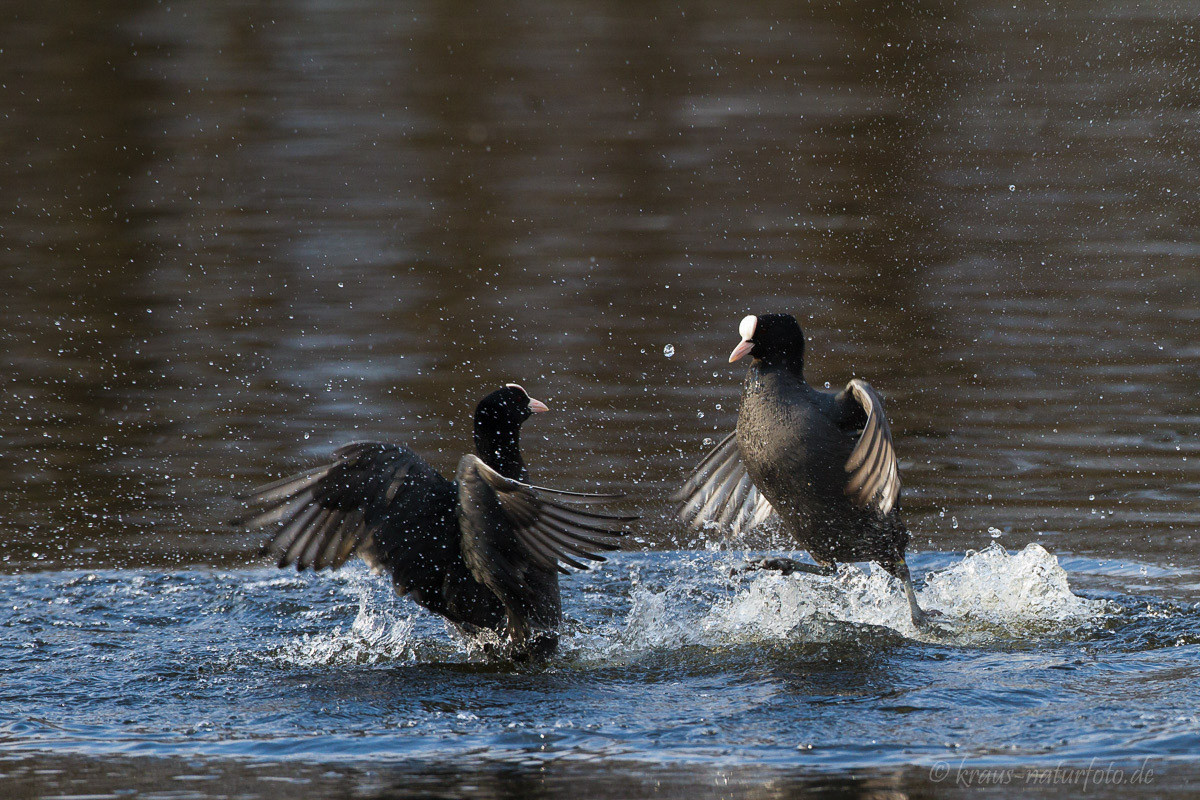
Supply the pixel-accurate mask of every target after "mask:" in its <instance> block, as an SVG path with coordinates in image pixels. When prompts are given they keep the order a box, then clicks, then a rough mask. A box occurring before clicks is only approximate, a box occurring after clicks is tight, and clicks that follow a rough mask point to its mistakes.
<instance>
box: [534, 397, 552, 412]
mask: <svg viewBox="0 0 1200 800" xmlns="http://www.w3.org/2000/svg"><path fill="white" fill-rule="evenodd" d="M529 410H530V411H532V412H533V413H535V414H540V413H542V412H543V411H549V410H550V407H549V406H548V405H546V404H545V403H543V402H542V401H541V400H534V399H533V398H532V397H531V398H529Z"/></svg>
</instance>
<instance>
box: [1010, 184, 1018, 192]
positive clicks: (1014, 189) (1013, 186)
mask: <svg viewBox="0 0 1200 800" xmlns="http://www.w3.org/2000/svg"><path fill="white" fill-rule="evenodd" d="M1008 190H1009V191H1010V192H1015V191H1016V190H1017V187H1016V184H1012V183H1010V184H1009V185H1008Z"/></svg>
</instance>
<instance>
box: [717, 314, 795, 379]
mask: <svg viewBox="0 0 1200 800" xmlns="http://www.w3.org/2000/svg"><path fill="white" fill-rule="evenodd" d="M738 333H739V334H740V335H741V337H742V341H741V342H740V343H739V344H738V346H737V347H735V348H733V352H732V353H730V354H729V363H731V364H732V363H733V362H734V361H737V360H738V359H739V358H741V357H742V356H744V355H746V354H747V353H748V354H750V356H752V357H753V358H754V359H755V360H756V361H761V362H763V363H764V364H765V365H766V366H769V367H775V366H783V367H788V368H790V369H792V370H795V371H796V372H803V370H804V331H802V330H800V323H799V322H796V318H795V317H793V316H792V315H791V314H762V315H760V316H754V315H753V314H751V315H750V316H748V317H745V318H744V319H742V323H741V324H740V325H738Z"/></svg>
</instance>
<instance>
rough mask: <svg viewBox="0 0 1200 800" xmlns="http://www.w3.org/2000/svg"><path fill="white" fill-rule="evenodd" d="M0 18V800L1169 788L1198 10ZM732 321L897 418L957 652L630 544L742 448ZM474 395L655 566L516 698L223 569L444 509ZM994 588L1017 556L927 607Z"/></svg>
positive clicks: (935, 588)
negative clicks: (380, 486) (269, 542)
mask: <svg viewBox="0 0 1200 800" xmlns="http://www.w3.org/2000/svg"><path fill="white" fill-rule="evenodd" d="M3 16H4V19H5V22H4V24H3V25H0V97H2V98H3V102H4V105H3V108H2V109H0V110H2V112H3V113H0V164H2V165H3V168H4V172H3V174H4V181H3V187H4V189H3V192H2V194H0V264H2V265H3V269H4V274H5V275H6V276H7V277H8V278H9V280H8V281H7V282H6V292H5V294H4V296H3V299H0V322H2V324H0V337H2V340H3V343H4V350H5V353H6V355H7V359H6V361H5V366H6V369H4V370H3V372H0V412H2V413H0V443H2V444H3V447H4V453H5V455H6V458H4V459H0V500H3V502H0V530H3V531H4V542H5V546H4V548H3V552H2V553H0V567H2V569H3V572H4V575H3V576H2V577H0V620H2V623H0V624H2V625H3V627H4V635H3V637H0V675H2V676H3V677H2V678H0V692H2V693H3V702H2V704H0V741H3V742H4V744H3V750H2V751H0V773H3V775H4V778H3V785H4V788H5V790H6V793H7V794H12V795H14V796H35V795H39V794H89V793H100V794H103V793H109V792H115V791H118V790H121V789H124V788H136V789H140V790H143V791H147V792H162V793H163V794H170V795H171V796H183V795H187V796H210V795H231V794H244V795H248V796H249V795H272V796H274V795H280V796H282V795H285V794H287V795H289V796H290V795H291V794H294V793H295V792H296V791H304V792H306V793H308V794H311V795H341V794H380V793H397V794H406V793H407V794H418V795H420V794H423V795H425V796H431V797H432V796H456V795H470V796H485V797H493V796H495V797H499V796H530V795H544V796H563V795H567V794H572V795H578V794H580V793H581V792H582V791H583V790H582V789H581V787H587V788H588V789H589V790H590V793H591V794H592V795H594V796H611V797H622V796H643V795H650V794H655V793H657V794H658V795H660V796H689V797H691V796H696V795H704V796H743V795H753V796H787V795H789V794H793V793H798V792H802V791H816V792H825V793H828V794H838V795H842V794H847V795H859V794H866V795H884V796H891V795H893V794H897V795H898V794H918V795H919V794H923V793H929V792H934V793H940V794H956V793H959V794H970V793H973V792H976V791H978V789H977V788H976V787H967V786H963V785H961V783H959V784H956V783H955V778H956V777H959V776H960V775H961V774H962V773H961V771H955V772H952V773H950V777H947V778H945V779H943V780H941V781H935V780H933V778H934V777H936V776H934V775H932V773H931V770H932V769H934V768H935V767H936V766H937V765H938V764H939V763H943V762H945V763H946V764H951V765H954V769H955V770H958V769H959V766H964V765H965V766H964V768H966V769H970V768H974V767H975V766H997V767H999V768H1002V769H1021V770H1029V769H1037V768H1041V767H1051V768H1053V767H1055V766H1057V765H1060V764H1069V765H1080V764H1084V765H1086V764H1088V763H1089V762H1090V760H1091V759H1093V758H1096V759H1099V761H1100V762H1102V764H1103V765H1108V764H1110V763H1111V764H1119V765H1121V766H1122V767H1123V768H1128V769H1130V770H1132V769H1133V768H1136V767H1137V766H1138V765H1141V764H1143V761H1144V759H1145V758H1147V757H1149V758H1150V759H1151V761H1150V762H1149V763H1150V765H1151V767H1152V768H1153V769H1154V770H1155V777H1154V782H1153V785H1152V786H1151V787H1150V788H1149V789H1147V786H1146V785H1144V784H1143V785H1140V788H1141V789H1142V790H1145V791H1148V792H1150V793H1152V794H1158V795H1170V794H1179V795H1180V796H1184V795H1186V794H1188V793H1189V792H1190V791H1191V789H1190V788H1189V787H1191V786H1192V785H1193V784H1194V783H1195V781H1196V780H1198V779H1200V765H1198V764H1197V760H1196V756H1195V753H1196V752H1197V745H1200V742H1197V719H1196V712H1195V710H1194V709H1195V708H1196V707H1197V702H1198V700H1200V696H1198V695H1200V692H1198V691H1197V688H1198V687H1197V680H1198V675H1197V669H1198V668H1197V667H1196V666H1195V664H1196V649H1197V645H1198V644H1200V618H1198V616H1197V615H1198V613H1200V612H1198V611H1197V606H1196V602H1197V600H1198V599H1200V598H1198V597H1197V589H1198V588H1200V556H1198V555H1197V548H1196V540H1195V538H1194V537H1195V536H1196V535H1197V533H1198V528H1200V525H1198V522H1200V504H1198V502H1197V496H1198V493H1200V442H1198V440H1197V434H1196V431H1197V424H1198V423H1200V402H1198V399H1197V398H1198V390H1200V380H1198V378H1197V374H1198V369H1197V366H1198V361H1200V359H1198V357H1200V344H1197V342H1198V341H1200V336H1197V333H1198V331H1200V325H1198V322H1200V305H1198V294H1200V264H1198V262H1200V249H1198V248H1197V246H1196V241H1198V240H1200V205H1198V203H1200V193H1198V190H1197V188H1196V181H1195V175H1196V174H1197V172H1198V170H1200V163H1198V160H1200V155H1198V154H1200V134H1198V131H1200V128H1198V127H1197V120H1198V119H1200V82H1198V81H1197V75H1198V74H1200V62H1198V61H1197V60H1196V58H1195V56H1194V52H1195V44H1196V37H1197V29H1196V25H1195V9H1194V7H1192V6H1191V5H1190V4H1186V3H1178V4H1176V3H1170V2H1156V3H1149V4H1139V5H1137V6H1136V7H1131V6H1128V5H1127V4H1122V3H1095V2H1076V3H1045V4H1039V5H1036V6H1028V7H1026V6H1019V5H1018V6H1017V7H1014V4H1011V3H995V4H989V3H983V2H970V3H955V4H952V3H939V2H911V3H881V2H874V3H873V2H860V3H843V4H836V3H828V4H827V3H817V4H791V3H789V4H771V3H757V2H754V3H741V4H734V5H730V4H725V3H696V4H685V5H683V6H680V5H677V4H656V3H650V4H631V3H624V2H607V3H605V2H587V3H584V2H578V3H574V2H560V3H536V2H519V3H516V4H503V5H496V6H494V7H493V6H482V7H476V6H474V5H471V4H464V3H457V2H442V3H418V4H399V5H397V4H378V5H371V4H367V3H336V4H335V3H324V4H322V3H310V4H305V5H296V4H288V3H274V2H264V3H254V4H248V5H247V4H234V3H222V2H216V3H205V4H187V3H184V4H178V3H172V4H162V3H150V2H145V3H143V2H121V3H107V4H94V3H74V2H65V3H56V4H49V3H26V2H20V1H19V0H18V2H12V3H9V4H7V5H6V6H5V8H4V12H3ZM771 309H786V310H790V311H792V312H794V313H796V314H797V316H799V317H800V318H801V320H802V321H803V323H804V325H805V328H806V330H807V332H808V334H809V340H810V350H809V352H810V368H809V376H810V379H811V380H813V381H814V382H816V383H818V384H820V383H823V382H824V381H826V380H828V381H829V382H830V383H831V384H832V385H839V384H842V383H844V382H845V381H846V380H848V379H849V378H850V377H852V376H862V377H865V378H867V379H868V380H869V381H871V383H872V384H873V385H874V386H875V387H876V388H878V389H879V390H880V391H881V392H882V393H883V394H884V395H885V397H886V399H887V401H888V404H889V415H890V417H891V420H892V425H893V430H894V432H895V434H896V436H897V446H898V449H899V453H900V456H901V468H902V471H903V477H904V481H905V495H904V504H905V508H906V513H907V517H908V520H909V527H910V528H912V529H913V530H914V532H915V533H916V539H915V545H916V547H917V549H918V550H919V551H921V552H920V553H919V554H918V555H917V557H916V559H915V563H916V564H917V565H919V567H920V569H921V571H924V572H933V573H934V579H933V580H932V581H930V583H929V584H928V586H926V588H925V589H924V591H925V592H926V593H927V596H928V598H929V600H930V602H932V603H934V604H938V603H941V604H942V607H944V608H946V609H947V610H948V611H950V612H951V616H952V617H953V618H954V619H957V620H965V621H963V622H961V623H960V624H959V626H958V627H957V628H956V630H955V631H954V632H953V633H952V634H949V635H948V636H947V637H946V638H944V639H939V640H932V641H930V640H926V639H923V638H922V637H919V636H916V634H915V632H914V631H911V630H910V629H908V628H907V627H906V626H905V624H904V622H903V618H902V615H899V616H897V615H898V614H899V611H898V609H900V608H901V607H900V606H897V605H895V604H894V602H893V601H895V599H896V597H897V595H895V594H894V592H893V591H892V590H893V589H894V587H889V586H887V585H886V583H885V582H882V579H881V578H879V576H875V575H873V573H871V574H868V573H867V572H864V571H863V570H862V569H856V570H851V571H848V572H846V573H843V574H842V575H840V576H838V577H837V578H836V579H833V581H832V582H828V581H827V582H825V583H822V582H820V581H816V582H809V583H805V582H804V581H799V582H798V583H787V582H779V581H775V582H772V580H770V579H763V580H762V581H752V582H750V583H747V584H744V585H730V584H729V583H728V581H727V579H726V578H724V577H723V572H722V569H720V568H719V565H722V564H725V563H727V562H728V563H733V562H734V561H736V560H738V559H740V557H741V556H740V554H721V553H714V552H710V551H706V550H705V549H704V546H705V543H704V542H700V541H696V540H695V539H694V538H693V537H691V536H689V535H687V534H685V533H684V532H683V531H682V530H680V529H679V528H678V527H677V526H675V525H674V523H673V522H672V521H671V520H670V519H669V513H668V509H667V507H666V504H665V496H666V495H667V493H668V492H669V491H670V490H671V489H672V488H674V486H676V485H677V483H678V481H679V480H680V478H681V476H682V475H683V474H684V472H685V471H686V470H687V469H688V468H689V467H690V466H691V465H692V464H693V463H694V461H695V460H696V459H697V457H698V456H699V455H700V454H701V453H702V451H703V449H704V444H703V442H704V440H705V438H708V437H713V438H715V437H718V436H720V435H722V433H723V432H724V431H727V430H728V429H729V428H730V426H731V425H732V422H733V419H734V416H735V414H736V406H737V402H736V399H737V391H738V382H739V380H740V373H741V370H740V369H734V368H732V367H730V366H728V365H726V364H725V363H724V362H725V356H726V354H727V353H728V351H729V349H730V348H731V347H732V345H733V344H734V343H736V336H735V329H736V324H737V321H738V319H740V317H741V316H742V315H744V314H746V313H750V312H759V311H764V310H771ZM668 345H670V346H671V347H672V348H673V353H674V354H673V356H671V357H667V356H666V355H665V352H664V348H666V347H667V346H668ZM510 380H517V381H520V382H521V383H523V384H524V385H525V386H526V387H527V388H529V390H530V392H531V393H532V394H533V395H534V396H535V397H538V398H540V399H543V400H545V401H546V402H548V403H549V404H550V405H551V406H552V408H554V410H555V413H554V414H547V415H541V416H540V417H538V418H537V419H536V420H534V421H532V422H531V423H530V425H529V426H528V427H527V429H526V431H527V432H526V448H527V450H528V460H529V462H530V465H531V469H532V470H533V472H534V475H535V477H536V478H537V479H538V480H539V481H541V482H545V483H549V484H554V485H560V486H564V487H580V486H582V485H584V484H590V483H593V482H598V483H599V484H601V485H604V486H608V487H613V488H617V489H622V490H624V491H627V492H628V493H629V495H630V500H629V508H630V509H631V510H636V511H638V512H639V513H641V514H643V516H644V520H643V522H642V523H641V524H640V526H639V528H638V530H637V535H638V538H639V544H638V546H637V547H638V550H639V551H646V552H637V553H633V554H628V555H625V556H622V557H621V558H620V559H619V560H618V561H617V562H616V563H615V564H614V565H613V566H612V567H611V568H608V569H605V570H603V571H601V572H598V573H595V574H590V575H586V576H578V577H576V578H573V579H572V582H571V584H570V587H571V588H570V594H571V596H570V608H569V613H570V614H571V616H572V625H573V628H572V632H571V635H570V637H569V638H568V645H569V646H568V647H567V649H566V652H565V653H564V654H563V655H562V657H561V658H560V659H558V660H557V661H555V662H554V663H553V664H551V665H550V666H548V667H547V668H545V669H541V670H531V669H517V670H512V669H503V668H498V667H496V666H494V665H487V664H481V663H477V657H476V656H474V655H472V654H471V653H470V652H468V651H466V650H465V649H464V648H463V646H462V645H461V643H457V642H455V641H454V640H453V639H452V638H450V637H449V636H448V635H447V634H446V633H445V632H444V631H443V630H442V626H441V625H440V623H438V622H436V621H434V620H431V619H429V618H428V617H427V616H426V615H424V614H422V613H419V612H416V611H414V609H413V608H412V607H411V606H410V605H407V604H406V603H404V602H402V601H399V600H393V599H391V598H389V597H388V596H387V592H386V591H385V590H384V589H383V587H381V586H379V585H378V584H377V583H376V582H374V581H372V580H371V579H369V578H367V577H366V576H365V573H362V572H352V573H350V574H348V575H346V576H334V577H328V576H327V577H322V578H319V579H313V580H310V579H307V578H305V579H298V578H295V577H294V576H290V575H286V574H279V575H276V574H274V573H272V572H269V571H266V570H265V569H264V567H263V565H262V564H261V563H259V562H256V561H254V560H253V559H251V558H250V557H249V555H248V554H249V553H250V552H252V551H253V549H254V547H255V545H256V544H257V542H256V540H255V539H253V538H247V537H246V536H244V535H238V534H235V533H231V532H229V531H228V530H226V529H223V528H222V526H221V525H220V521H221V520H222V519H224V518H226V517H227V516H228V515H229V514H230V513H231V512H232V510H233V508H234V506H233V504H232V503H231V502H230V501H229V500H227V498H228V496H229V495H230V494H231V493H232V492H234V491H236V490H238V489H241V488H244V487H246V486H247V485H251V484H254V483H256V482H260V481H262V480H264V479H266V478H269V477H274V476H276V475H279V474H282V473H283V472H286V471H288V470H292V469H296V468H298V467H301V466H303V465H305V464H309V463H311V462H312V461H313V460H314V459H317V458H320V457H322V456H323V455H325V454H327V453H328V451H329V450H330V449H331V448H332V447H333V446H336V445H338V444H341V443H344V442H346V441H349V440H352V439H357V438H384V439H393V440H398V441H404V442H408V443H409V444H411V445H412V446H413V447H414V448H416V449H417V450H418V451H420V452H423V453H425V454H427V455H428V456H429V457H430V459H431V460H432V461H433V462H434V463H435V464H437V465H439V466H442V467H449V465H451V464H453V463H454V462H455V461H456V460H457V458H458V455H459V454H460V453H461V452H462V451H463V449H464V448H465V447H466V446H467V445H468V443H469V432H468V428H467V424H466V423H467V420H468V419H469V413H470V409H471V407H472V406H473V404H474V402H475V400H476V399H477V398H478V397H479V396H481V395H482V394H484V393H485V392H486V391H487V390H489V389H490V388H492V387H494V386H495V385H497V384H498V383H501V382H505V381H510ZM767 543H769V542H767V541H766V540H763V541H760V542H753V543H752V544H758V545H760V546H761V545H764V544H767ZM991 544H999V545H1000V546H1002V547H1004V548H1005V549H1006V550H1007V552H1009V553H1012V554H1017V553H1022V555H1020V556H1017V555H1013V556H1010V557H1009V559H1010V560H1005V559H1004V558H1002V557H1001V555H1000V554H999V553H998V552H996V551H989V553H986V554H984V555H973V556H972V555H967V551H968V550H983V549H984V548H985V547H987V546H989V545H991ZM1031 544H1032V545H1034V546H1035V547H1034V548H1033V549H1029V550H1026V549H1025V548H1026V546H1027V545H1031ZM1038 548H1042V549H1038ZM1043 549H1044V554H1043ZM680 551H683V552H680ZM1054 557H1057V562H1055V560H1054ZM1014 559H1015V560H1014ZM1060 569H1062V570H1065V572H1060V571H1059V570H1060ZM968 573H969V574H968ZM939 586H941V587H942V588H939ZM947 587H948V588H947ZM939 593H940V594H939ZM460 714H461V715H462V716H460ZM510 726H511V727H510ZM808 745H811V746H812V749H811V750H809V749H807V746H808ZM801 746H803V747H804V748H805V749H798V747H801ZM963 759H966V761H965V762H963V761H962V760H963ZM1036 777H1037V776H1036V775H1035V778H1036ZM1016 779H1017V778H1015V777H1014V778H1013V780H1016ZM1021 781H1022V782H1021V788H1022V789H1024V790H1030V791H1033V792H1034V793H1038V792H1040V793H1044V794H1047V795H1050V794H1056V795H1060V796H1061V794H1062V793H1063V792H1064V791H1065V790H1064V789H1063V788H1062V783H1061V782H1060V783H1059V784H1058V785H1056V786H1043V785H1040V784H1038V783H1037V781H1036V780H1035V781H1033V782H1032V784H1030V783H1026V782H1024V778H1021ZM296 782H299V784H300V786H301V787H303V788H301V789H297V784H296ZM1137 788H1138V787H1135V786H1134V785H1131V784H1127V785H1123V786H1113V785H1111V784H1109V785H1096V783H1095V782H1093V784H1092V786H1091V787H1090V788H1088V790H1087V791H1088V793H1089V794H1090V793H1093V792H1095V793H1096V794H1109V795H1112V796H1124V794H1127V793H1129V792H1132V791H1135V790H1136V789H1137ZM1011 789H1012V786H1011V785H1010V786H1008V787H1007V790H1011ZM993 790H994V791H998V792H1000V793H1001V794H1003V793H1004V792H1005V791H1006V788H1005V787H1000V788H995V787H993Z"/></svg>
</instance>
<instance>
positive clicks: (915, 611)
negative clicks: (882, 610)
mask: <svg viewBox="0 0 1200 800" xmlns="http://www.w3.org/2000/svg"><path fill="white" fill-rule="evenodd" d="M889 572H891V573H892V574H893V575H895V576H896V577H897V578H899V579H900V580H901V581H903V583H904V596H905V597H907V598H908V610H909V612H910V613H911V614H912V621H913V625H916V626H917V627H918V628H927V627H929V626H931V625H932V624H933V621H932V618H933V617H940V616H942V612H940V611H938V610H936V609H932V608H931V609H929V610H928V611H925V610H923V609H922V608H921V606H920V605H918V604H917V593H916V591H915V590H914V589H913V583H912V576H911V575H910V574H909V572H908V564H907V563H906V562H905V560H904V559H903V558H898V559H896V562H895V564H893V566H892V569H891V570H889Z"/></svg>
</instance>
